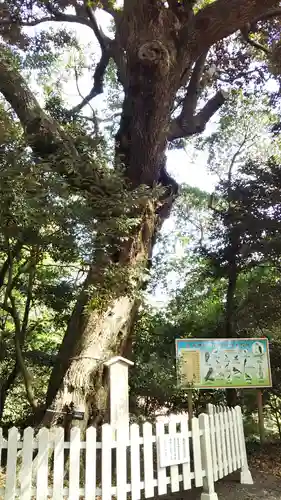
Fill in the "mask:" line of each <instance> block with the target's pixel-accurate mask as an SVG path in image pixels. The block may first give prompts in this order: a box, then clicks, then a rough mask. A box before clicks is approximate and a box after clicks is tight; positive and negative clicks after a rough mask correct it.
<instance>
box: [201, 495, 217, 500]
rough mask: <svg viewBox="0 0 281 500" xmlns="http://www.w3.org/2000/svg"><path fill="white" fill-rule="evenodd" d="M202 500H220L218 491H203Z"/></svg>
mask: <svg viewBox="0 0 281 500" xmlns="http://www.w3.org/2000/svg"><path fill="white" fill-rule="evenodd" d="M200 500H219V499H218V495H217V493H201V497H200Z"/></svg>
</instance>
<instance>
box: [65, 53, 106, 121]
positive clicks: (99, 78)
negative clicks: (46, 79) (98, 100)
mask: <svg viewBox="0 0 281 500" xmlns="http://www.w3.org/2000/svg"><path fill="white" fill-rule="evenodd" d="M109 60H110V55H109V52H108V51H107V50H105V51H103V52H102V55H101V59H100V61H99V63H98V64H97V66H96V70H95V74H94V86H93V88H92V90H91V91H90V93H89V94H88V95H87V96H86V97H84V99H83V100H82V102H81V103H80V104H78V105H77V106H75V107H74V108H73V109H72V110H71V111H70V113H71V114H73V115H75V114H77V113H79V111H81V109H83V108H84V107H85V106H86V105H87V104H89V102H90V101H91V100H92V99H94V97H96V96H97V95H99V94H102V93H103V82H104V76H105V72H106V68H107V66H108V63H109Z"/></svg>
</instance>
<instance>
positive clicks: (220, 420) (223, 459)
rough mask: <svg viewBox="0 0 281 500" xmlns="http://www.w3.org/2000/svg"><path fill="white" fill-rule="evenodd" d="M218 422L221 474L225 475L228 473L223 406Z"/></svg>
mask: <svg viewBox="0 0 281 500" xmlns="http://www.w3.org/2000/svg"><path fill="white" fill-rule="evenodd" d="M219 423H220V430H221V444H222V447H221V452H222V467H223V475H224V476H227V474H228V463H227V455H226V434H225V425H224V408H221V411H220V413H219Z"/></svg>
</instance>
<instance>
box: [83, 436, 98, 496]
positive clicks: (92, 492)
mask: <svg viewBox="0 0 281 500" xmlns="http://www.w3.org/2000/svg"><path fill="white" fill-rule="evenodd" d="M96 441H97V431H96V429H95V428H94V427H89V428H88V429H87V431H86V470H85V500H95V498H96V475H97V473H96V456H97V447H96Z"/></svg>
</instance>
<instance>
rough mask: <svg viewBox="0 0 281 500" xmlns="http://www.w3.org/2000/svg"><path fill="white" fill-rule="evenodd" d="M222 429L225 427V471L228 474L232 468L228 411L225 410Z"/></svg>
mask: <svg viewBox="0 0 281 500" xmlns="http://www.w3.org/2000/svg"><path fill="white" fill-rule="evenodd" d="M224 427H225V437H226V456H227V465H228V467H227V469H228V474H230V473H231V472H232V471H233V467H232V455H231V445H230V426H229V418H228V409H227V408H225V411H224Z"/></svg>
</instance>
